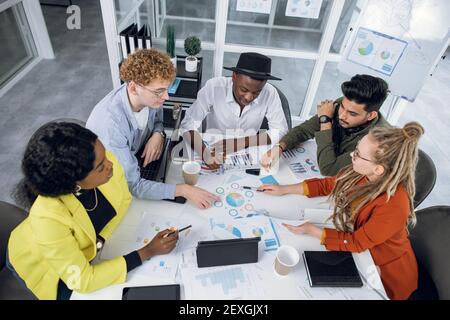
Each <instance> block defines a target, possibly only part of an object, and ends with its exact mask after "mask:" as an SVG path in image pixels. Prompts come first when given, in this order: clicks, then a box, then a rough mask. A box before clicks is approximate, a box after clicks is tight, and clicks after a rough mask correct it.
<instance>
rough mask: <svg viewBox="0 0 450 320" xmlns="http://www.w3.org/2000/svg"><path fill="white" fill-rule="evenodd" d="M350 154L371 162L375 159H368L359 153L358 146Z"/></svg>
mask: <svg viewBox="0 0 450 320" xmlns="http://www.w3.org/2000/svg"><path fill="white" fill-rule="evenodd" d="M350 156H351V157H352V158H360V159H362V160H366V161H369V162H373V161H372V160H370V159H366V158H364V157H362V156H361V154H360V153H359V150H358V147H356V148H355V151H353V152H351V153H350Z"/></svg>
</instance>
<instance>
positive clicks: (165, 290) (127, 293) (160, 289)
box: [122, 284, 180, 300]
mask: <svg viewBox="0 0 450 320" xmlns="http://www.w3.org/2000/svg"><path fill="white" fill-rule="evenodd" d="M122 300H180V285H179V284H166V285H159V286H146V287H127V288H123V291H122Z"/></svg>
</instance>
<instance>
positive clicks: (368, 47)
mask: <svg viewBox="0 0 450 320" xmlns="http://www.w3.org/2000/svg"><path fill="white" fill-rule="evenodd" d="M372 51H373V43H372V42H371V41H369V40H364V41H362V42H361V43H360V44H359V46H358V52H359V54H360V55H362V56H367V55H369V54H371V53H372Z"/></svg>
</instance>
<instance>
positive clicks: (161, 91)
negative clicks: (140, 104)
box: [138, 84, 169, 98]
mask: <svg viewBox="0 0 450 320" xmlns="http://www.w3.org/2000/svg"><path fill="white" fill-rule="evenodd" d="M138 86H140V87H141V88H143V89H145V90H147V91H148V92H151V93H153V94H154V95H155V96H156V97H157V98H161V96H162V95H163V94H164V93H165V92H166V91H168V90H169V88H164V89H161V90H158V91H153V90H150V89H149V88H146V87H144V86H143V85H141V84H139V85H138Z"/></svg>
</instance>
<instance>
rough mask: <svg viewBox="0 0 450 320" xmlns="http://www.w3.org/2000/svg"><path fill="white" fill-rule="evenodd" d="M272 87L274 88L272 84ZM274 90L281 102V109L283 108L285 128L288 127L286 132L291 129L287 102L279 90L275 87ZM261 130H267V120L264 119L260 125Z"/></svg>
mask: <svg viewBox="0 0 450 320" xmlns="http://www.w3.org/2000/svg"><path fill="white" fill-rule="evenodd" d="M272 86H274V85H273V84H272ZM274 87H275V89H277V92H278V95H279V96H280V100H281V107H282V108H283V112H284V117H285V118H286V122H287V126H288V130H291V129H292V119H291V110H290V109H289V101H288V99H287V98H286V96H285V95H284V93H283V92H281V90H280V89H278V88H277V87H276V86H274ZM261 129H266V130H268V129H269V123H268V122H267V118H266V117H264V120H263V122H262V124H261Z"/></svg>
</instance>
